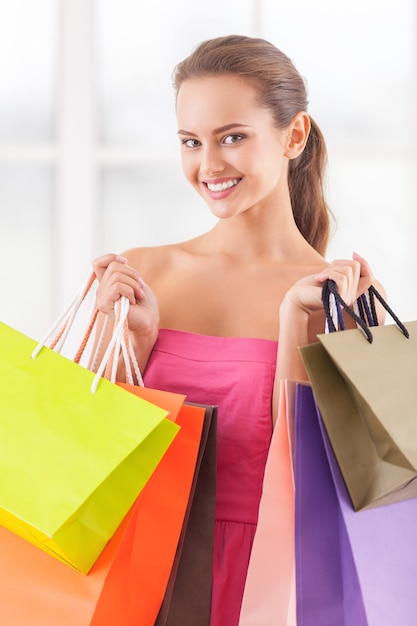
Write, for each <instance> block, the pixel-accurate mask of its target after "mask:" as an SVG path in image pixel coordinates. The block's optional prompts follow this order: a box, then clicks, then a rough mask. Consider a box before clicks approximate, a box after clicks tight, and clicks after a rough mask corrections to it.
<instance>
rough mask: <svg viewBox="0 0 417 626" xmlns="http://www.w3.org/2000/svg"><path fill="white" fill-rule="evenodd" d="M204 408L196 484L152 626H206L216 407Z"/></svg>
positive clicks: (209, 576)
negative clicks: (163, 594)
mask: <svg viewBox="0 0 417 626" xmlns="http://www.w3.org/2000/svg"><path fill="white" fill-rule="evenodd" d="M193 406H204V408H205V422H204V426H203V433H202V436H201V443H200V453H199V457H198V460H197V465H196V472H195V480H194V483H193V486H192V490H191V494H190V500H189V506H188V509H187V512H186V515H185V518H184V524H183V529H182V533H181V537H180V541H179V545H178V549H177V554H176V557H175V561H174V565H173V567H172V570H171V576H170V580H169V582H168V587H167V590H166V594H165V598H164V602H163V604H162V606H161V609H160V612H159V615H158V619H157V620H156V622H155V626H209V623H210V605H211V586H212V563H213V541H214V515H215V500H216V432H217V407H215V406H207V405H198V404H197V405H193Z"/></svg>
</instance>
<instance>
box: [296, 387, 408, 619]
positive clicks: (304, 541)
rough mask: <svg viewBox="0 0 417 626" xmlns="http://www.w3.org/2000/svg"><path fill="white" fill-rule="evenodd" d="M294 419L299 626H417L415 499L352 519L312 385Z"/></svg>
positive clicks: (300, 396)
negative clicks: (416, 625)
mask: <svg viewBox="0 0 417 626" xmlns="http://www.w3.org/2000/svg"><path fill="white" fill-rule="evenodd" d="M295 419H296V424H295V458H294V464H295V558H296V593H297V624H298V626H317V625H318V624H319V625H320V626H394V625H395V626H397V625H398V626H415V624H416V623H417V618H416V616H417V593H416V579H417V541H416V532H417V499H412V500H407V501H403V502H398V503H395V504H390V505H387V506H382V507H378V508H376V509H369V510H366V511H359V512H355V511H354V510H353V507H352V504H351V500H350V498H349V495H348V492H347V490H346V487H345V485H344V481H343V478H342V476H341V474H340V471H339V468H338V465H337V462H336V460H335V457H334V454H333V451H332V449H331V446H330V444H329V441H328V438H327V435H326V432H325V428H324V426H323V424H322V421H321V418H320V413H319V411H318V409H317V407H316V404H315V400H314V396H313V392H312V390H311V388H310V386H308V385H299V386H298V388H297V395H296V418H295Z"/></svg>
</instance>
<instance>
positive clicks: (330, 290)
mask: <svg viewBox="0 0 417 626" xmlns="http://www.w3.org/2000/svg"><path fill="white" fill-rule="evenodd" d="M331 295H333V296H334V298H335V302H336V310H337V317H338V321H339V326H340V328H341V329H342V330H344V329H345V324H344V320H343V312H342V310H344V311H346V313H347V314H348V315H350V317H351V318H352V319H353V320H354V321H355V322H356V324H357V325H358V326H359V327H360V328H361V329H362V331H363V332H364V334H365V336H366V338H367V340H368V342H369V343H372V342H373V339H374V338H373V335H372V332H371V331H370V329H369V327H372V326H378V325H379V323H378V316H377V312H376V307H375V298H376V299H377V300H379V302H380V303H381V304H382V306H383V307H384V309H385V310H386V311H387V313H389V315H390V316H391V317H392V319H393V320H394V321H395V323H396V324H397V326H398V328H399V329H400V330H401V332H402V333H403V335H404V336H405V337H407V339H408V338H409V336H410V334H409V332H408V330H407V328H406V327H405V326H404V324H403V323H402V322H401V321H400V319H399V318H398V317H397V315H396V314H395V313H394V311H393V310H392V309H391V307H390V306H389V305H388V303H387V302H386V301H385V300H384V298H383V297H382V296H381V294H380V293H379V292H378V291H377V290H376V289H375V287H374V286H373V285H371V286H370V287H369V289H368V295H369V305H368V300H367V298H366V296H365V295H364V294H363V295H362V296H360V297H359V298H358V300H357V304H358V311H359V315H357V314H356V313H355V311H354V310H353V308H352V307H350V306H349V305H348V304H346V302H345V301H344V300H343V298H342V296H341V295H340V294H339V292H338V290H337V285H336V283H335V281H334V280H330V279H328V280H326V282H325V283H324V285H323V289H322V294H321V299H322V303H323V308H324V312H325V314H326V320H327V325H328V328H329V332H336V331H337V328H336V326H335V324H334V322H333V318H332V315H331V313H330V296H331Z"/></svg>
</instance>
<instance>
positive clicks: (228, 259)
mask: <svg viewBox="0 0 417 626" xmlns="http://www.w3.org/2000/svg"><path fill="white" fill-rule="evenodd" d="M174 86H175V90H176V112H177V119H178V138H179V142H180V150H181V159H182V166H183V171H184V174H185V176H186V178H187V180H188V181H189V183H190V184H191V185H192V186H193V187H194V189H195V190H196V192H197V193H198V194H199V195H200V196H202V197H203V199H204V200H205V202H206V204H207V206H208V208H209V210H210V211H211V212H212V213H213V214H214V215H215V216H216V217H217V218H218V221H217V223H216V224H215V226H214V227H213V228H212V229H211V230H210V231H209V232H206V233H204V234H202V235H200V236H198V237H196V238H194V239H192V240H190V241H185V242H182V243H177V244H172V245H164V246H160V247H154V248H137V249H132V250H129V251H127V252H125V253H124V254H123V255H122V256H119V255H116V254H107V255H104V256H102V257H100V258H98V259H97V260H96V261H95V262H94V268H95V272H96V274H97V277H98V279H99V282H100V284H99V288H98V293H97V303H98V306H99V309H100V311H101V312H102V313H103V314H107V315H113V306H114V302H115V301H116V300H117V299H118V298H119V297H120V296H121V295H124V296H127V297H128V298H129V301H130V303H131V307H130V312H129V317H128V322H129V329H130V334H131V339H132V342H133V345H134V349H135V351H136V355H137V358H138V362H139V364H140V367H141V368H142V372H144V381H145V384H146V385H147V386H151V387H157V388H160V389H167V390H171V391H176V392H181V393H185V394H187V398H188V400H189V401H192V402H200V403H206V404H216V405H218V407H219V413H218V452H217V454H218V461H217V504H216V530H215V553H214V562H213V596H212V618H211V626H235V625H236V624H238V621H239V612H240V606H241V601H242V596H243V589H244V584H245V578H246V572H247V567H248V562H249V557H250V552H251V546H252V540H253V536H254V533H255V529H256V524H257V515H258V507H259V500H260V496H261V489H262V480H263V474H264V467H265V462H266V457H267V453H268V446H269V442H270V438H271V434H272V428H273V421H274V419H275V415H276V407H277V395H278V394H277V390H278V388H279V381H280V380H281V379H285V378H290V379H297V380H305V379H306V373H305V371H304V368H303V365H302V362H301V359H300V356H299V354H298V349H297V348H298V346H300V345H303V344H306V343H309V342H312V341H315V339H316V334H317V333H319V332H323V331H324V314H323V310H322V303H321V290H322V285H323V283H324V281H325V280H326V279H328V278H331V279H333V280H334V281H336V283H337V285H338V288H339V292H340V294H341V295H342V297H343V298H344V300H345V301H346V302H348V303H353V302H354V300H355V299H356V298H357V297H358V295H359V294H361V293H363V292H364V291H366V289H367V288H368V287H369V285H370V284H371V282H373V276H372V273H371V270H370V268H369V266H368V264H367V263H366V261H365V260H364V259H363V258H361V257H360V256H358V255H357V254H354V255H353V258H352V259H348V260H337V261H333V262H331V263H329V262H327V261H326V260H325V258H324V254H325V250H326V245H327V242H328V237H329V211H328V208H327V205H326V202H325V199H324V196H323V189H322V183H323V168H324V165H325V161H326V149H325V144H324V141H323V138H322V135H321V132H320V130H319V129H318V127H317V125H316V124H315V122H314V121H313V120H312V119H311V117H310V116H309V115H308V113H307V95H306V89H305V84H304V81H303V79H302V78H301V76H300V75H299V73H298V72H297V70H296V69H295V67H294V65H293V64H292V62H291V61H290V60H289V59H288V57H287V56H285V55H284V54H283V53H282V52H280V51H279V50H278V49H277V48H276V47H274V46H273V45H272V44H271V43H269V42H267V41H264V40H262V39H255V38H249V37H243V36H229V37H222V38H217V39H214V40H209V41H206V42H203V43H202V44H200V45H199V46H198V47H197V48H196V49H195V51H194V52H193V53H192V54H191V55H190V56H189V57H188V58H186V59H185V60H184V61H182V62H181V63H179V65H177V67H176V68H175V71H174ZM119 375H120V377H121V378H123V371H122V370H121V371H120V372H119Z"/></svg>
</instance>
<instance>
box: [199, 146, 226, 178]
mask: <svg viewBox="0 0 417 626" xmlns="http://www.w3.org/2000/svg"><path fill="white" fill-rule="evenodd" d="M200 170H201V172H203V173H204V174H205V175H206V176H212V175H213V174H217V173H219V172H222V171H223V170H224V162H223V159H222V158H221V154H220V151H219V149H218V148H213V147H209V146H205V147H204V148H203V151H202V160H201V164H200Z"/></svg>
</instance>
